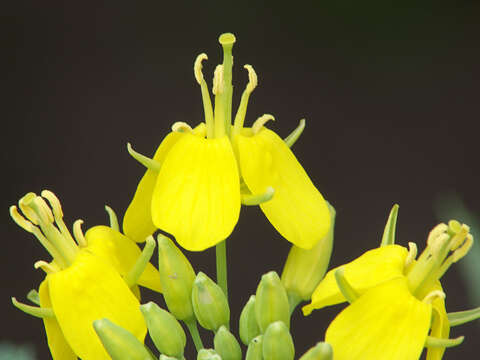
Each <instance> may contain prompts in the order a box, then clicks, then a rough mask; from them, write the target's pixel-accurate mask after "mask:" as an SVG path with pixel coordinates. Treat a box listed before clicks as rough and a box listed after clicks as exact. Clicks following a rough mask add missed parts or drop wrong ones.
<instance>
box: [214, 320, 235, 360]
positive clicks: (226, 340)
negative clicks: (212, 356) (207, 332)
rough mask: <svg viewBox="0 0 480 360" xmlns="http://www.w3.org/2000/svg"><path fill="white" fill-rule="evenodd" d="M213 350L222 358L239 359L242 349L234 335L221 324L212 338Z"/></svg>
mask: <svg viewBox="0 0 480 360" xmlns="http://www.w3.org/2000/svg"><path fill="white" fill-rule="evenodd" d="M213 344H214V348H215V351H216V352H217V353H218V354H219V355H220V356H221V358H222V360H241V359H242V349H241V348H240V344H239V343H238V341H237V339H235V336H233V334H232V333H231V332H230V331H228V330H227V328H226V327H225V326H223V325H222V326H221V327H220V328H219V329H218V331H217V332H216V334H215V337H214V338H213Z"/></svg>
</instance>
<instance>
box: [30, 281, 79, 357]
mask: <svg viewBox="0 0 480 360" xmlns="http://www.w3.org/2000/svg"><path fill="white" fill-rule="evenodd" d="M38 295H39V297H40V305H41V306H42V307H46V308H51V307H52V303H51V301H50V294H49V291H48V282H47V280H44V281H42V283H41V284H40V288H39V289H38ZM43 325H44V326H45V332H46V334H47V341H48V347H49V348H50V353H51V354H52V359H53V360H77V355H75V353H74V352H73V350H72V348H71V347H70V345H68V343H67V340H65V336H63V332H62V329H60V326H59V325H58V322H57V319H56V318H51V317H47V318H43Z"/></svg>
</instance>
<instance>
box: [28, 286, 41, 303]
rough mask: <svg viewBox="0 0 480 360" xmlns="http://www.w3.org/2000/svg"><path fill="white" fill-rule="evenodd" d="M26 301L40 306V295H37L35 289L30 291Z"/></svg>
mask: <svg viewBox="0 0 480 360" xmlns="http://www.w3.org/2000/svg"><path fill="white" fill-rule="evenodd" d="M27 299H28V300H30V301H31V302H32V303H34V304H35V305H40V295H38V291H37V290H35V289H32V290H30V291H29V292H28V294H27Z"/></svg>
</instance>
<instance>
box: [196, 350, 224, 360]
mask: <svg viewBox="0 0 480 360" xmlns="http://www.w3.org/2000/svg"><path fill="white" fill-rule="evenodd" d="M197 360H222V358H221V357H220V355H218V353H217V352H216V351H215V350H213V349H201V350H200V351H199V352H198V354H197Z"/></svg>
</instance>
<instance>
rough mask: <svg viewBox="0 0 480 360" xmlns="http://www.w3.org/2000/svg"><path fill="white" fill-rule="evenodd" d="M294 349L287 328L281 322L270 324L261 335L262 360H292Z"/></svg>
mask: <svg viewBox="0 0 480 360" xmlns="http://www.w3.org/2000/svg"><path fill="white" fill-rule="evenodd" d="M294 356H295V347H294V346H293V340H292V336H291V335H290V332H289V331H288V328H287V326H286V325H285V324H284V323H283V322H282V321H276V322H274V323H272V324H270V325H269V326H268V328H267V330H266V331H265V334H264V335H263V359H264V360H293V358H294Z"/></svg>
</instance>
